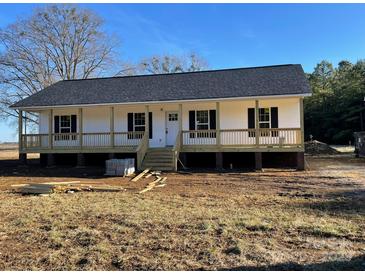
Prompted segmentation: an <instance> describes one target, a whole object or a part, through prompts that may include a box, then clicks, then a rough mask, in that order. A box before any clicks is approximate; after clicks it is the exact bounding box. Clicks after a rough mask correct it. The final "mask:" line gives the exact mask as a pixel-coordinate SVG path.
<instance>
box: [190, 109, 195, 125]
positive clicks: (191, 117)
mask: <svg viewBox="0 0 365 274" xmlns="http://www.w3.org/2000/svg"><path fill="white" fill-rule="evenodd" d="M189 130H195V110H190V111H189Z"/></svg>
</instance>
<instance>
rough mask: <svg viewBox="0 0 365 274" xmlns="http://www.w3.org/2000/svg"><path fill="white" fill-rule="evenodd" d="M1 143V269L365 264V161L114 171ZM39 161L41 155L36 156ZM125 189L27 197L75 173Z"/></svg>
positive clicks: (74, 176) (283, 267)
mask: <svg viewBox="0 0 365 274" xmlns="http://www.w3.org/2000/svg"><path fill="white" fill-rule="evenodd" d="M15 157H16V151H15V150H11V149H8V150H2V151H0V175H1V177H0V200H1V203H0V220H1V222H0V270H158V269H159V270H198V269H204V270H215V269H222V270H228V269H229V270H260V269H271V270H302V269H308V270H313V269H316V270H330V269H336V270H340V269H341V270H349V269H356V270H365V179H364V178H365V160H364V159H355V158H353V157H352V155H345V156H342V155H340V156H332V157H307V161H308V164H309V166H310V170H309V171H305V172H295V171H288V170H266V171H265V172H263V173H254V172H246V173H239V172H231V173H229V172H227V173H214V172H194V173H184V174H179V173H168V174H166V176H167V177H168V180H167V185H166V186H165V187H164V188H156V189H153V190H152V191H149V192H146V193H144V194H141V195H140V194H137V192H138V191H139V190H141V189H142V188H143V187H145V186H146V184H147V183H148V182H150V181H152V180H153V178H152V177H151V178H149V179H143V180H140V181H138V182H136V183H132V182H130V181H129V179H127V178H105V177H103V176H102V174H103V170H102V169H98V168H88V169H76V168H50V169H46V168H40V167H39V166H38V165H36V164H31V165H29V166H18V164H17V162H16V160H14V159H15ZM34 161H35V160H34ZM74 180H81V181H83V182H87V183H88V184H108V185H119V186H122V187H125V188H126V189H127V190H126V191H125V192H119V193H86V192H82V193H81V192H80V193H74V194H53V195H50V196H45V197H42V196H20V195H19V194H14V193H13V192H12V190H11V187H10V185H12V184H17V183H28V182H49V181H74Z"/></svg>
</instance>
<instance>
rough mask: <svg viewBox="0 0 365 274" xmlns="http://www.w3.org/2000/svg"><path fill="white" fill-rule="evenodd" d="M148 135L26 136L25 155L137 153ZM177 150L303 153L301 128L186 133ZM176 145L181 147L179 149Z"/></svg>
mask: <svg viewBox="0 0 365 274" xmlns="http://www.w3.org/2000/svg"><path fill="white" fill-rule="evenodd" d="M144 136H145V132H114V133H111V132H100V133H82V134H80V133H57V134H54V133H53V134H23V135H22V138H21V144H20V152H21V153H83V152H89V153H93V152H94V153H104V152H105V153H109V152H120V153H133V152H137V151H138V148H139V146H140V145H141V143H142V141H143V137H144ZM176 140H177V141H176V144H175V147H174V149H178V150H179V151H180V152H202V151H227V152H231V151H270V150H275V151H277V150H291V151H302V150H303V142H302V131H301V129H300V128H280V129H279V128H275V129H266V128H265V129H222V130H183V131H181V132H179V133H178V136H177V138H176ZM176 146H179V147H178V148H176Z"/></svg>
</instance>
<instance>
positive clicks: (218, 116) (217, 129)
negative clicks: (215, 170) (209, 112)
mask: <svg viewBox="0 0 365 274" xmlns="http://www.w3.org/2000/svg"><path fill="white" fill-rule="evenodd" d="M215 105H216V106H215V108H216V115H215V116H216V118H215V125H216V131H217V137H216V140H217V145H218V146H220V145H221V122H220V103H219V102H216V103H215Z"/></svg>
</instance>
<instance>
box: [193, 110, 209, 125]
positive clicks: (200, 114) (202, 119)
mask: <svg viewBox="0 0 365 274" xmlns="http://www.w3.org/2000/svg"><path fill="white" fill-rule="evenodd" d="M195 117H196V118H195V120H196V121H195V125H196V130H208V129H209V111H208V110H197V111H196V113H195Z"/></svg>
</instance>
